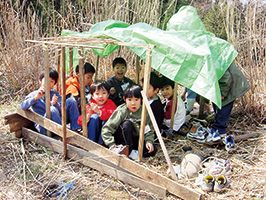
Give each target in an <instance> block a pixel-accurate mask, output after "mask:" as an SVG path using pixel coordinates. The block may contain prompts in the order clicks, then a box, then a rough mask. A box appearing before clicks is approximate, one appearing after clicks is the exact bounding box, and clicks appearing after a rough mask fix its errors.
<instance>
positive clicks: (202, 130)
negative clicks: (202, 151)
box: [187, 126, 208, 140]
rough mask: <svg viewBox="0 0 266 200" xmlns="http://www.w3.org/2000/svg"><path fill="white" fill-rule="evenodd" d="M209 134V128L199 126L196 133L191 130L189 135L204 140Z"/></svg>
mask: <svg viewBox="0 0 266 200" xmlns="http://www.w3.org/2000/svg"><path fill="white" fill-rule="evenodd" d="M207 134H208V132H207V129H205V128H204V127H202V126H200V127H198V128H197V131H196V132H195V133H192V132H189V133H188V135H187V136H188V137H189V138H191V139H195V140H204V139H205V138H206V136H207Z"/></svg>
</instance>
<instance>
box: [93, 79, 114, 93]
mask: <svg viewBox="0 0 266 200" xmlns="http://www.w3.org/2000/svg"><path fill="white" fill-rule="evenodd" d="M96 89H97V90H100V89H106V91H107V92H108V93H109V90H110V87H109V86H108V85H107V83H106V82H105V81H101V80H97V81H95V82H94V83H92V84H91V86H90V92H91V94H93V93H94V92H95V91H96Z"/></svg>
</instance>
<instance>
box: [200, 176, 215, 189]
mask: <svg viewBox="0 0 266 200" xmlns="http://www.w3.org/2000/svg"><path fill="white" fill-rule="evenodd" d="M213 187H214V177H213V176H212V175H207V176H205V177H204V178H203V181H202V184H201V189H202V190H204V191H206V192H211V191H212V190H213Z"/></svg>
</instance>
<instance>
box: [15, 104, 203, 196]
mask: <svg viewBox="0 0 266 200" xmlns="http://www.w3.org/2000/svg"><path fill="white" fill-rule="evenodd" d="M17 112H18V114H20V115H21V116H23V117H25V118H27V119H29V120H31V121H33V122H35V123H38V124H40V125H41V126H43V127H45V128H46V129H48V130H50V131H52V132H53V133H55V134H57V135H59V136H61V137H62V126H61V125H59V124H57V123H55V122H53V121H51V120H49V119H46V118H43V117H42V116H41V115H38V114H37V113H34V112H31V111H29V110H26V111H24V110H22V109H21V108H18V110H17ZM67 137H68V140H69V141H70V142H72V143H75V144H77V145H78V146H81V147H83V148H84V149H85V150H87V151H89V152H91V153H93V154H95V155H97V156H99V157H101V158H102V159H105V160H108V161H109V162H111V163H113V164H114V165H116V166H118V167H120V168H123V169H125V170H127V171H129V172H131V173H133V174H135V175H137V176H139V177H141V178H143V179H144V180H146V181H149V182H151V183H154V184H157V185H160V186H161V187H165V188H166V189H167V191H168V192H170V193H172V194H174V195H176V196H178V197H180V198H182V199H193V200H194V199H201V198H203V194H201V193H199V192H198V191H195V190H193V189H191V188H189V187H186V186H184V185H182V184H180V183H178V182H176V181H173V180H171V179H169V178H167V177H165V176H163V175H161V174H159V173H156V172H154V171H152V170H150V169H148V168H145V167H144V166H142V165H139V164H138V163H136V162H134V161H132V160H130V159H128V158H126V157H124V156H116V155H117V154H116V153H114V152H112V151H110V150H109V149H107V148H105V147H103V146H101V145H99V144H96V143H95V142H93V141H91V140H89V139H87V138H85V137H83V136H81V135H79V134H77V133H76V132H74V131H71V130H69V129H67Z"/></svg>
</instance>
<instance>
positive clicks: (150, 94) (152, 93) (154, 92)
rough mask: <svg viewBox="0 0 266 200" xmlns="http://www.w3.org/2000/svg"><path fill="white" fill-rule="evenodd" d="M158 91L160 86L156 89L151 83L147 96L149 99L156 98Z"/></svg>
mask: <svg viewBox="0 0 266 200" xmlns="http://www.w3.org/2000/svg"><path fill="white" fill-rule="evenodd" d="M158 91H159V88H156V89H155V90H154V87H153V86H152V85H151V84H149V88H148V95H147V98H148V99H154V98H155V97H156V95H157V93H158Z"/></svg>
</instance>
